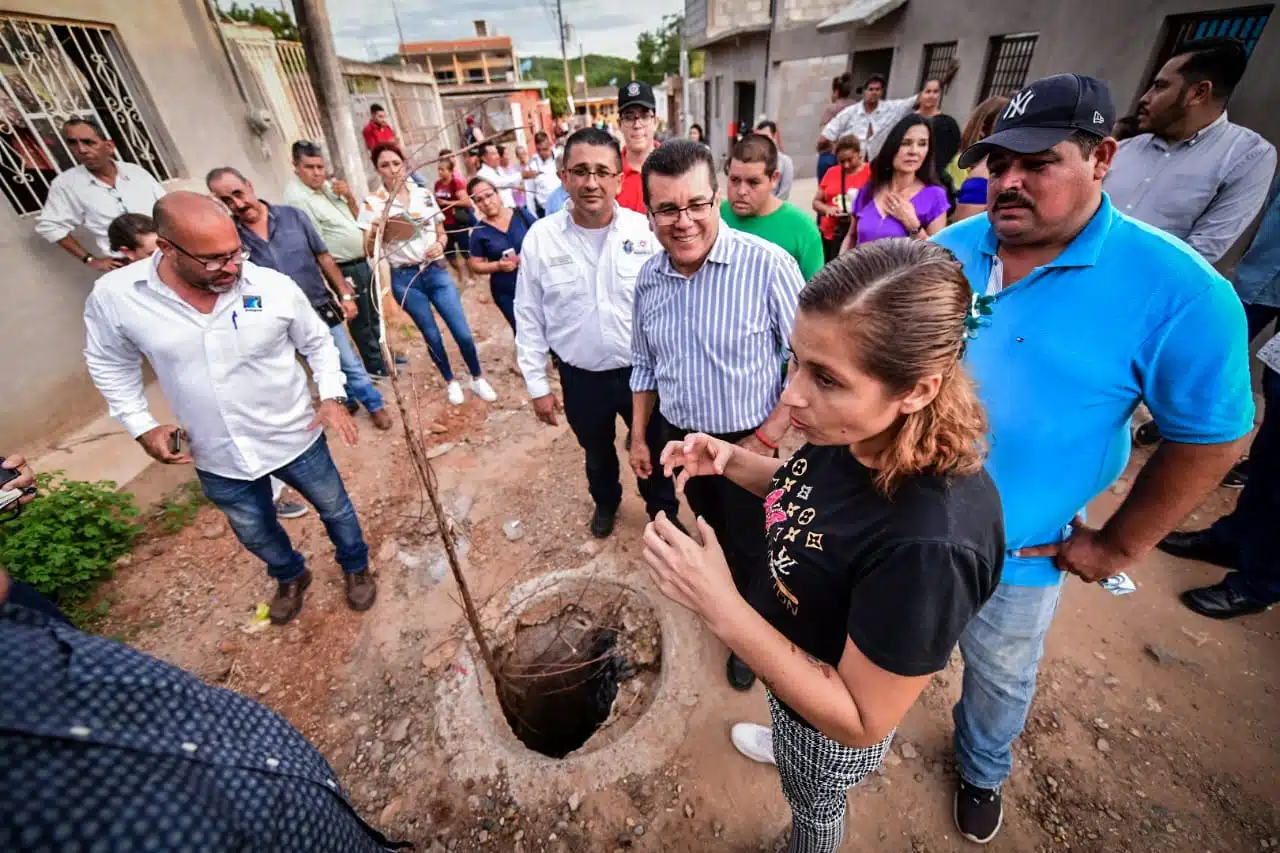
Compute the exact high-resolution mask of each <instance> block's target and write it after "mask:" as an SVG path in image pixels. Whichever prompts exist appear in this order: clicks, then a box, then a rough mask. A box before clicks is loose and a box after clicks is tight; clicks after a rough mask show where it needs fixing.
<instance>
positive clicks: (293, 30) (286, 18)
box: [222, 3, 302, 41]
mask: <svg viewBox="0 0 1280 853" xmlns="http://www.w3.org/2000/svg"><path fill="white" fill-rule="evenodd" d="M222 16H223V17H224V18H228V19H230V20H232V21H241V22H242V23H246V24H252V25H253V26H255V27H267V28H269V29H270V30H271V32H272V33H273V34H274V35H275V37H276V38H278V39H280V40H281V41H301V40H302V39H301V37H300V36H299V35H298V27H297V25H296V24H294V22H293V17H292V16H291V15H290V14H289V13H288V12H286V11H284V10H283V9H266V8H263V7H262V6H259V5H258V4H257V3H250V4H249V5H247V6H241V5H240V4H239V3H232V4H231V8H230V9H225V10H223V12H222Z"/></svg>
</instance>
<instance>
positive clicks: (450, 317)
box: [391, 263, 482, 382]
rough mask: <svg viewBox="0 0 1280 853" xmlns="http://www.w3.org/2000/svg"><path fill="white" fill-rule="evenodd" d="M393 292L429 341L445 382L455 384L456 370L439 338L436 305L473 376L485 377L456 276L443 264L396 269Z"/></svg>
mask: <svg viewBox="0 0 1280 853" xmlns="http://www.w3.org/2000/svg"><path fill="white" fill-rule="evenodd" d="M391 293H392V295H393V296H395V298H396V303H397V304H398V305H402V306H404V310H405V311H408V312H409V316H410V317H412V318H413V322H414V323H416V324H417V325H418V330H419V331H421V332H422V337H424V338H426V341H427V349H428V350H430V352H431V360H432V361H434V362H435V363H436V367H438V368H439V369H440V374H441V375H442V376H444V379H445V381H446V382H452V381H453V368H452V367H450V366H449V355H448V353H446V352H445V351H444V338H442V337H441V336H440V329H439V327H437V326H436V320H435V317H433V316H432V315H431V307H432V306H433V305H434V306H435V309H436V311H438V312H440V317H441V319H443V320H444V322H445V325H446V326H448V327H449V333H450V334H452V335H453V339H454V341H456V342H457V344H458V349H459V350H461V351H462V358H463V360H464V361H466V363H467V369H468V370H470V371H471V375H472V376H481V375H482V371H481V370H480V357H479V356H478V355H476V341H475V338H473V337H472V336H471V326H469V325H468V324H467V315H466V314H464V313H463V312H462V297H460V296H458V288H456V287H454V286H453V276H451V275H449V271H448V270H446V269H445V268H444V266H443V265H442V264H439V263H435V264H428V265H427V268H426V269H424V270H422V271H419V270H418V268H417V267H395V268H393V269H392V270H391Z"/></svg>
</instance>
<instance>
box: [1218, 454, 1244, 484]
mask: <svg viewBox="0 0 1280 853" xmlns="http://www.w3.org/2000/svg"><path fill="white" fill-rule="evenodd" d="M1248 482H1249V457H1248V456H1246V457H1244V458H1243V459H1241V460H1240V461H1239V462H1237V463H1236V464H1235V465H1234V466H1233V467H1232V469H1231V470H1230V471H1228V472H1227V475H1226V476H1225V477H1223V478H1222V488H1224V489H1243V488H1244V487H1245V485H1246V484H1248Z"/></svg>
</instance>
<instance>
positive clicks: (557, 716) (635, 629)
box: [495, 582, 662, 758]
mask: <svg viewBox="0 0 1280 853" xmlns="http://www.w3.org/2000/svg"><path fill="white" fill-rule="evenodd" d="M495 657H496V663H497V666H498V672H499V677H498V679H497V685H498V701H499V703H500V704H501V706H502V713H503V716H505V717H506V720H507V723H508V725H510V726H511V731H512V732H513V733H514V734H515V736H516V737H517V738H518V739H519V740H520V741H521V742H522V743H523V744H524V745H525V746H527V747H529V748H530V749H532V750H534V751H535V752H540V753H542V754H543V755H547V756H550V757H552V758H564V757H565V756H566V755H568V754H569V753H571V752H574V751H575V750H578V749H581V748H582V747H583V746H586V745H587V744H588V741H590V748H592V749H595V748H598V747H600V746H603V745H605V744H606V743H611V742H613V741H614V740H616V739H617V738H618V737H619V736H621V735H622V734H623V733H624V732H625V731H626V730H627V729H629V728H630V727H631V726H632V725H633V724H634V723H635V721H636V720H637V719H639V718H640V716H641V715H643V714H644V712H645V711H646V710H647V709H648V707H649V704H650V703H651V701H652V699H653V693H654V691H655V690H656V688H657V683H658V675H659V672H660V668H661V658H662V632H661V628H660V627H659V624H658V617H657V614H656V613H655V612H654V610H653V608H652V607H650V606H649V604H648V603H647V602H646V601H645V600H644V598H643V597H642V596H641V595H639V594H637V593H635V592H632V591H631V590H630V589H628V588H627V587H624V586H621V585H617V584H612V583H600V582H597V583H595V584H593V585H591V586H588V587H586V588H584V589H581V590H578V591H573V592H570V591H567V590H564V591H560V592H559V594H549V595H544V596H542V597H540V599H539V600H538V601H537V602H535V603H533V604H531V605H530V606H529V607H528V608H527V609H525V610H524V611H523V612H522V613H521V614H520V615H519V618H518V619H517V621H516V625H515V630H514V633H513V635H512V636H511V637H510V639H509V640H508V641H507V642H506V643H504V644H503V645H502V646H500V647H499V648H498V649H497V650H496V652H495Z"/></svg>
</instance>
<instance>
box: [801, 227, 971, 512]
mask: <svg viewBox="0 0 1280 853" xmlns="http://www.w3.org/2000/svg"><path fill="white" fill-rule="evenodd" d="M972 294H973V291H972V289H971V288H970V286H969V281H968V279H966V278H965V275H964V269H963V268H962V267H961V266H960V263H959V261H957V260H956V258H955V256H954V255H952V254H951V252H949V251H948V250H946V249H944V248H942V247H941V246H939V245H938V244H936V243H932V242H927V241H921V240H910V239H905V238H900V239H893V240H877V241H876V242H874V243H868V244H866V245H863V246H859V247H858V248H856V249H854V250H853V251H851V252H846V253H844V254H843V255H840V256H838V257H837V258H835V260H833V261H831V263H829V264H827V265H826V266H825V267H823V268H822V269H821V270H819V272H818V274H817V275H815V276H814V277H813V280H812V281H810V282H809V284H808V285H806V286H805V288H804V290H803V291H801V293H800V310H801V311H812V312H814V313H818V314H823V315H838V316H839V317H840V318H841V319H844V320H846V321H847V323H846V326H847V328H848V334H849V338H850V340H851V342H852V343H853V345H854V347H856V353H857V356H858V366H859V368H860V369H862V370H863V371H865V372H866V373H868V374H869V375H871V376H873V377H875V378H876V379H878V380H879V381H880V382H883V383H884V384H885V386H887V388H888V389H889V391H890V393H894V394H905V393H906V392H908V391H910V390H911V388H912V387H913V386H914V385H915V383H916V382H918V381H919V380H920V379H922V378H924V377H926V376H930V375H933V374H941V376H942V385H941V387H940V388H939V389H938V395H937V396H936V397H935V398H934V399H933V401H932V402H930V403H929V404H928V405H927V406H925V407H924V408H923V409H920V410H919V411H917V412H912V413H911V414H909V415H906V416H905V417H904V418H903V420H902V422H901V423H900V424H899V426H898V431H897V434H896V435H895V436H894V438H893V442H892V443H891V444H890V446H889V448H888V449H887V450H886V451H885V452H884V455H883V456H882V457H881V459H880V465H879V469H878V470H877V472H876V477H875V479H876V485H877V486H878V487H879V488H880V490H881V491H882V492H883V493H884V494H886V495H887V494H892V492H893V490H894V488H895V487H896V486H897V484H898V483H899V482H901V480H902V479H903V478H904V477H910V476H912V475H915V474H922V473H932V474H957V475H963V474H973V473H975V472H976V471H978V470H979V469H981V468H982V461H983V456H984V452H985V436H986V432H987V419H986V415H985V413H984V412H983V410H982V404H981V403H979V402H978V396H977V394H976V393H975V392H974V388H973V383H972V382H971V381H970V380H969V377H968V375H967V374H966V373H965V371H964V368H963V367H962V366H961V364H960V359H961V358H962V357H963V356H964V348H965V318H966V317H967V316H968V313H969V306H970V303H971V301H972Z"/></svg>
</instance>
